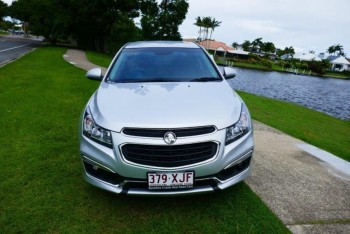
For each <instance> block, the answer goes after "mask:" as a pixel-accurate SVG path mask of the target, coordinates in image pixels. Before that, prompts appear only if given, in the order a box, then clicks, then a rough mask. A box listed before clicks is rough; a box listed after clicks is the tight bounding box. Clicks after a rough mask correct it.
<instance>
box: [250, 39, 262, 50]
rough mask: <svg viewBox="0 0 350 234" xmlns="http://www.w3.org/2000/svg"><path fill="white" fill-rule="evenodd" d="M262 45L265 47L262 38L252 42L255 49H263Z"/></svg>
mask: <svg viewBox="0 0 350 234" xmlns="http://www.w3.org/2000/svg"><path fill="white" fill-rule="evenodd" d="M262 45H263V42H262V38H261V37H259V38H256V39H255V40H254V41H252V46H253V48H255V49H256V48H258V47H259V48H261V47H262Z"/></svg>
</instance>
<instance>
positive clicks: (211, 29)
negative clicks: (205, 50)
mask: <svg viewBox="0 0 350 234" xmlns="http://www.w3.org/2000/svg"><path fill="white" fill-rule="evenodd" d="M220 24H221V21H216V20H215V18H213V19H212V20H211V22H210V37H209V46H208V47H210V40H211V36H212V35H213V31H214V29H215V28H217V27H219V26H220Z"/></svg>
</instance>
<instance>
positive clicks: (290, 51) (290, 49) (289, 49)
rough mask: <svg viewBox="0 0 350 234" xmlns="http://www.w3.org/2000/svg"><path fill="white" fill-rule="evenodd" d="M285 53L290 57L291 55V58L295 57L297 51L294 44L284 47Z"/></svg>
mask: <svg viewBox="0 0 350 234" xmlns="http://www.w3.org/2000/svg"><path fill="white" fill-rule="evenodd" d="M283 54H286V55H288V57H289V56H290V57H291V58H293V56H294V55H295V51H294V48H293V46H289V47H286V48H284V51H283Z"/></svg>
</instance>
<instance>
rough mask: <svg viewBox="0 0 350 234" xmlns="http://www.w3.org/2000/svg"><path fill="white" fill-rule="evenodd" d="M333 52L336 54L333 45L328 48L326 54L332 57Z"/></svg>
mask: <svg viewBox="0 0 350 234" xmlns="http://www.w3.org/2000/svg"><path fill="white" fill-rule="evenodd" d="M335 52H336V50H335V46H334V45H332V46H330V47H329V48H328V49H327V53H328V54H329V55H334V53H335Z"/></svg>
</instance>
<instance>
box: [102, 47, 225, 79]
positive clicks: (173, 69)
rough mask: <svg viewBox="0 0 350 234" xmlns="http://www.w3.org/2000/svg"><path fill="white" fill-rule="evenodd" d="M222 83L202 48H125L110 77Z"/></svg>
mask: <svg viewBox="0 0 350 234" xmlns="http://www.w3.org/2000/svg"><path fill="white" fill-rule="evenodd" d="M200 78H216V79H218V80H221V78H220V77H219V75H218V74H217V72H216V70H215V68H214V67H213V65H212V64H211V62H210V60H209V59H208V57H207V56H206V55H205V53H204V52H203V51H202V50H201V49H199V48H198V49H189V48H138V49H124V50H123V51H122V53H121V54H120V55H119V57H118V59H117V61H116V62H115V63H114V65H113V68H112V69H111V72H110V74H109V76H108V80H109V81H113V82H143V81H144V82H147V81H165V82H166V81H176V82H181V81H185V82H186V81H191V80H194V79H200Z"/></svg>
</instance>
